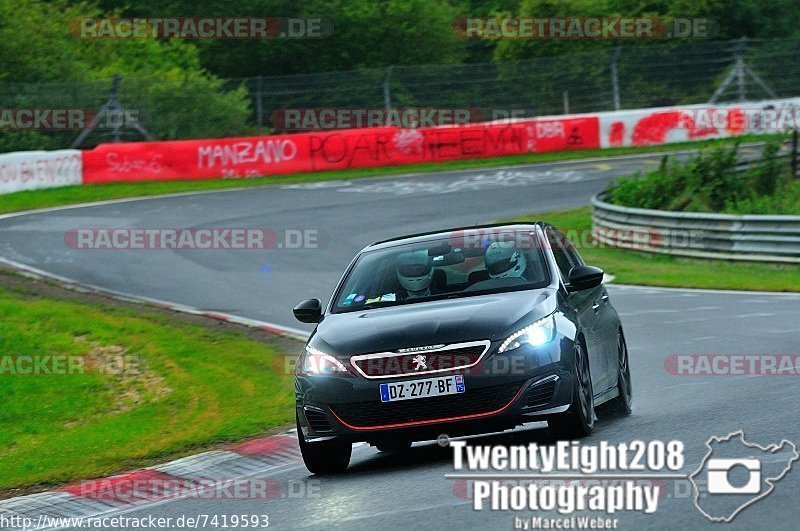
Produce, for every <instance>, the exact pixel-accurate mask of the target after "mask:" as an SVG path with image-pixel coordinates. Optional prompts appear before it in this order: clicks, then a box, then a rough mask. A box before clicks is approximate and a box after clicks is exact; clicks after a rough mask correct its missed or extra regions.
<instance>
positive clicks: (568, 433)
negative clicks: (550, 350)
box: [547, 343, 595, 439]
mask: <svg viewBox="0 0 800 531" xmlns="http://www.w3.org/2000/svg"><path fill="white" fill-rule="evenodd" d="M573 370H574V372H573V376H574V380H575V384H574V385H573V387H572V403H571V404H570V406H569V409H568V410H567V411H565V412H564V413H561V414H560V415H557V416H555V417H553V418H551V419H549V420H548V421H547V425H548V427H549V428H550V432H551V433H552V434H553V435H554V436H555V437H556V438H557V439H579V438H581V437H586V436H587V435H590V434H591V433H592V430H593V429H594V419H595V415H594V391H593V389H592V377H591V373H590V372H589V360H588V357H587V356H586V351H585V349H584V348H583V345H581V344H580V343H577V344H576V345H575V363H574V369H573Z"/></svg>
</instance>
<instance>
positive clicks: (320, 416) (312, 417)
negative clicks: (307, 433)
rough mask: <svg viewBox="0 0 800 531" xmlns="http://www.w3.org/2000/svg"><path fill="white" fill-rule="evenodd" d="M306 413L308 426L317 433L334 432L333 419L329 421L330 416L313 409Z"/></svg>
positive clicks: (307, 410)
mask: <svg viewBox="0 0 800 531" xmlns="http://www.w3.org/2000/svg"><path fill="white" fill-rule="evenodd" d="M305 413H306V419H307V420H308V426H309V427H310V428H311V429H312V430H314V431H315V432H317V433H330V432H332V431H333V426H332V425H331V419H329V418H328V415H326V414H325V413H322V412H320V411H315V410H313V409H306V410H305Z"/></svg>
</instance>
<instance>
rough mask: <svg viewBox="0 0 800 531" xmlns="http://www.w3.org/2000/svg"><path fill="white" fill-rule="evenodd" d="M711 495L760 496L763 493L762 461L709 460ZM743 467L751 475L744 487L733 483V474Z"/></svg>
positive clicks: (708, 477)
mask: <svg viewBox="0 0 800 531" xmlns="http://www.w3.org/2000/svg"><path fill="white" fill-rule="evenodd" d="M706 467H707V470H708V474H707V476H706V478H707V481H708V486H707V489H708V493H709V494H758V493H760V492H761V461H759V460H758V459H709V460H708V463H707V465H706ZM741 467H743V468H744V469H746V470H747V472H748V473H749V476H748V478H747V482H746V483H745V484H744V485H740V486H736V485H734V484H733V482H732V481H731V472H735V471H736V470H737V469H738V468H741Z"/></svg>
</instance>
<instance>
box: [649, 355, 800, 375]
mask: <svg viewBox="0 0 800 531" xmlns="http://www.w3.org/2000/svg"><path fill="white" fill-rule="evenodd" d="M664 370H665V371H666V372H667V373H668V374H671V375H673V376H800V354H672V355H671V356H667V357H666V358H665V359H664Z"/></svg>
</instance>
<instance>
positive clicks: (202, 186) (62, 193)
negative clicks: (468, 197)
mask: <svg viewBox="0 0 800 531" xmlns="http://www.w3.org/2000/svg"><path fill="white" fill-rule="evenodd" d="M735 140H738V141H740V142H762V141H764V140H765V136H764V135H747V136H742V137H739V138H738V139H735ZM733 141H734V139H722V140H707V141H702V142H683V143H679V144H670V145H668V146H650V147H641V148H611V149H602V150H601V149H592V150H586V151H563V152H557V153H540V154H535V153H529V154H525V155H514V156H508V157H495V158H490V159H472V160H459V161H452V162H437V163H433V162H432V163H425V164H412V165H407V166H389V167H382V168H361V169H354V170H342V171H327V172H315V173H296V174H293V175H280V176H271V177H254V178H247V179H208V180H200V181H168V182H140V183H110V184H102V185H85V186H71V187H66V188H50V189H45V190H32V191H26V192H16V193H13V194H8V195H4V196H0V214H3V213H8V212H19V211H23V210H32V209H36V208H46V207H54V206H61V205H69V204H77V203H87V202H92V201H106V200H110V199H122V198H127V197H140V196H153V195H162V194H170V193H180V192H193V191H198V190H221V189H228V188H241V187H250V186H268V185H277V184H292V183H303V182H313V181H329V180H338V179H360V178H366V177H377V176H383V175H399V174H405V173H431V172H438V171H445V170H464V169H479V168H491V167H496V166H512V165H519V164H534V163H542V162H556V161H563V160H580V159H586V158H593V157H614V156H620V155H633V154H638V153H658V152H662V151H663V152H667V151H679V150H685V149H700V148H707V147H713V146H717V145H726V144H729V143H731V142H733Z"/></svg>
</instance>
